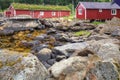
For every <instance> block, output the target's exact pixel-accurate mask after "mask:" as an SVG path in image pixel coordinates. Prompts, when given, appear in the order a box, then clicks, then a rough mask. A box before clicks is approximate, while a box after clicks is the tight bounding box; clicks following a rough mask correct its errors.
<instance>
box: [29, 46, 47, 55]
mask: <svg viewBox="0 0 120 80" xmlns="http://www.w3.org/2000/svg"><path fill="white" fill-rule="evenodd" d="M43 48H48V45H46V44H40V45H39V44H38V45H35V46H33V47H32V49H31V53H33V54H35V53H37V52H39V51H40V50H41V49H43Z"/></svg>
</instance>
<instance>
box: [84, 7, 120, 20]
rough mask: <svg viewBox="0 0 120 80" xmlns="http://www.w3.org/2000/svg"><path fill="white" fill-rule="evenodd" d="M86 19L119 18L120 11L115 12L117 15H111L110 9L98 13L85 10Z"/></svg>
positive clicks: (94, 10) (96, 10)
mask: <svg viewBox="0 0 120 80" xmlns="http://www.w3.org/2000/svg"><path fill="white" fill-rule="evenodd" d="M86 14H87V19H89V20H92V19H100V20H102V19H112V18H113V17H119V18H120V10H117V15H111V9H102V12H99V9H87V11H86Z"/></svg>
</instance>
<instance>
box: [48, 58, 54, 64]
mask: <svg viewBox="0 0 120 80" xmlns="http://www.w3.org/2000/svg"><path fill="white" fill-rule="evenodd" d="M55 62H56V60H55V59H49V60H48V61H47V63H48V64H49V65H53V64H54V63H55Z"/></svg>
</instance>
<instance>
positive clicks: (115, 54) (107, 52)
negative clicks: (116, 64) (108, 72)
mask: <svg viewBox="0 0 120 80" xmlns="http://www.w3.org/2000/svg"><path fill="white" fill-rule="evenodd" d="M119 42H120V41H119V40H117V39H103V40H99V41H88V44H89V46H88V47H87V48H89V49H90V50H92V51H94V52H95V53H97V55H98V56H99V57H101V58H102V60H103V61H114V60H118V61H120V59H119V57H120V50H119V45H118V44H116V43H119Z"/></svg>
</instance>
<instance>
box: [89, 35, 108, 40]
mask: <svg viewBox="0 0 120 80" xmlns="http://www.w3.org/2000/svg"><path fill="white" fill-rule="evenodd" d="M102 39H109V36H108V35H105V34H103V35H100V34H96V35H91V36H89V37H88V38H87V40H88V41H90V40H96V41H98V40H102Z"/></svg>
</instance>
